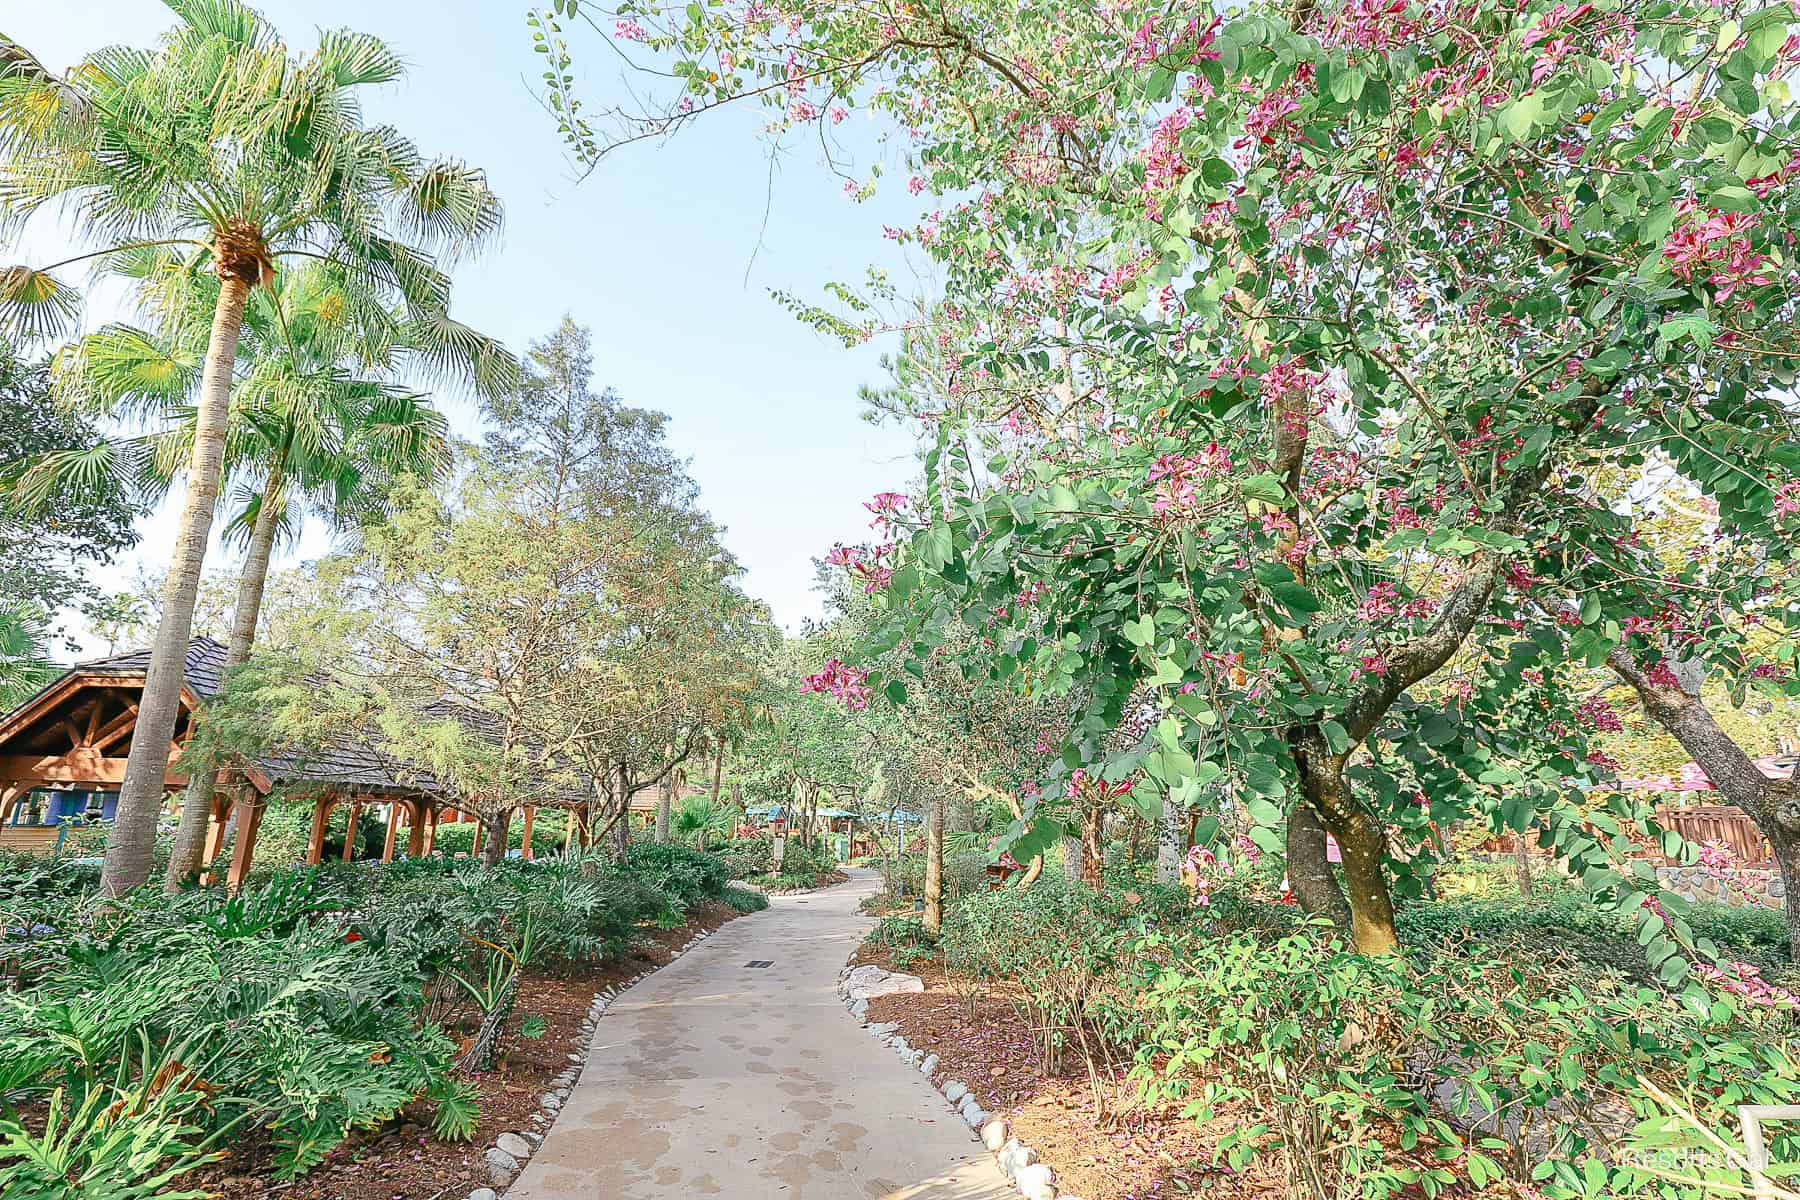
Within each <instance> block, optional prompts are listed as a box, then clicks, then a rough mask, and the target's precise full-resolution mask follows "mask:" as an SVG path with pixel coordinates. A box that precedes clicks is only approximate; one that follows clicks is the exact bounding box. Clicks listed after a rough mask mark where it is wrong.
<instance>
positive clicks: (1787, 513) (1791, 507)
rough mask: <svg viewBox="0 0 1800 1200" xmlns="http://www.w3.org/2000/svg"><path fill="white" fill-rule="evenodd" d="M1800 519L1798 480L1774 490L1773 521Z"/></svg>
mask: <svg viewBox="0 0 1800 1200" xmlns="http://www.w3.org/2000/svg"><path fill="white" fill-rule="evenodd" d="M1783 517H1800V479H1795V480H1790V481H1789V482H1787V483H1784V484H1782V485H1781V486H1780V487H1778V488H1776V489H1775V519H1776V520H1777V521H1779V520H1781V519H1782V518H1783Z"/></svg>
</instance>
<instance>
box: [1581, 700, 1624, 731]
mask: <svg viewBox="0 0 1800 1200" xmlns="http://www.w3.org/2000/svg"><path fill="white" fill-rule="evenodd" d="M1575 715H1576V716H1577V717H1579V718H1580V719H1581V723H1582V724H1584V725H1586V726H1587V727H1588V728H1589V729H1592V730H1594V731H1596V732H1598V733H1618V732H1620V731H1622V730H1623V729H1624V728H1625V722H1623V721H1621V720H1620V719H1619V714H1618V711H1617V710H1616V709H1614V708H1613V706H1612V705H1611V704H1609V703H1608V702H1607V700H1606V697H1604V696H1589V697H1588V698H1587V699H1586V700H1583V701H1582V702H1581V703H1580V704H1578V705H1576V706H1575Z"/></svg>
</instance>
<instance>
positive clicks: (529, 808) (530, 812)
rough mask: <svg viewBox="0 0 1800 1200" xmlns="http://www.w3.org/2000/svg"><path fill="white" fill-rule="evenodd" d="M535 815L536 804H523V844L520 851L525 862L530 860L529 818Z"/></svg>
mask: <svg viewBox="0 0 1800 1200" xmlns="http://www.w3.org/2000/svg"><path fill="white" fill-rule="evenodd" d="M535 816H537V805H535V804H527V805H526V806H525V834H524V838H525V844H524V850H523V851H522V856H523V857H524V858H525V860H526V861H527V862H529V861H530V860H531V819H532V818H533V817H535Z"/></svg>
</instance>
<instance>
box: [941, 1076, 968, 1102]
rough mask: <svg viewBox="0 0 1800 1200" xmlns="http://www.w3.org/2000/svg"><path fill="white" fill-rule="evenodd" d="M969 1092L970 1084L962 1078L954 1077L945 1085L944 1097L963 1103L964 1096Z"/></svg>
mask: <svg viewBox="0 0 1800 1200" xmlns="http://www.w3.org/2000/svg"><path fill="white" fill-rule="evenodd" d="M968 1094H969V1088H968V1085H966V1084H965V1083H963V1082H962V1080H960V1079H952V1080H951V1081H950V1082H949V1083H946V1084H945V1085H944V1099H946V1100H948V1101H949V1102H950V1103H952V1104H961V1103H962V1098H963V1097H964V1096H966V1095H968Z"/></svg>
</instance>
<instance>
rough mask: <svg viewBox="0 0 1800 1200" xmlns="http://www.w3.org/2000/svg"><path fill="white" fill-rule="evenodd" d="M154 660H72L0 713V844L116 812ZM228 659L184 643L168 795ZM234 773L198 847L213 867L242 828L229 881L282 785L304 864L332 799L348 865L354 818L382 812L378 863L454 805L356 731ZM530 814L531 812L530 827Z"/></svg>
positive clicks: (430, 834) (411, 843)
mask: <svg viewBox="0 0 1800 1200" xmlns="http://www.w3.org/2000/svg"><path fill="white" fill-rule="evenodd" d="M149 661H150V652H149V650H147V649H145V650H135V651H132V652H129V653H126V654H118V655H112V656H109V657H106V658H98V659H93V660H91V661H88V662H82V663H77V664H76V665H75V666H73V667H71V668H69V670H68V671H66V672H64V674H63V675H62V676H60V677H59V678H57V679H56V680H55V681H53V682H52V683H50V684H49V685H47V686H46V687H44V688H43V689H41V690H40V691H39V692H38V693H37V694H36V695H34V696H32V697H31V698H30V699H28V700H27V701H25V703H23V704H22V705H20V706H19V707H18V708H16V709H14V710H13V711H12V712H10V713H6V714H5V715H3V716H0V848H11V849H20V850H35V851H42V850H45V849H48V848H50V847H52V846H53V845H55V844H58V843H59V841H60V838H61V836H62V833H63V832H64V828H63V827H64V826H66V824H67V822H69V821H71V820H72V819H76V818H80V817H83V816H86V817H90V818H91V817H99V818H102V819H110V818H111V817H112V815H113V812H114V810H115V808H116V806H117V802H118V792H119V786H120V784H121V783H122V782H123V781H124V778H125V763H126V760H127V758H128V756H129V755H130V753H131V739H132V736H133V733H134V731H135V727H136V720H137V710H138V701H139V697H140V696H141V695H142V693H143V688H144V677H145V673H146V670H147V668H148V666H149ZM224 662H225V647H224V646H223V645H222V644H220V643H219V642H217V641H215V640H213V639H212V638H207V637H201V638H196V639H195V640H194V641H193V642H192V643H191V644H190V645H189V647H188V653H187V658H186V661H185V663H184V668H185V674H184V679H183V686H182V692H181V713H180V716H179V718H178V719H177V721H176V726H175V737H174V740H173V743H172V744H171V746H170V756H169V767H168V774H167V776H166V778H165V780H164V785H165V787H166V788H168V789H169V790H170V791H171V792H173V791H178V790H180V789H184V788H185V787H186V786H187V782H188V778H187V775H186V773H185V772H183V771H182V769H181V756H182V751H183V749H184V748H185V746H186V744H187V740H188V736H189V733H190V730H191V726H192V720H193V715H194V713H195V711H196V710H197V709H198V708H199V706H200V705H201V704H203V703H204V702H205V701H206V700H208V699H210V698H212V697H214V696H216V695H218V693H219V689H220V683H221V678H222V676H223V673H224ZM234 775H235V776H236V778H237V780H238V784H237V787H236V789H235V794H228V793H225V792H220V793H219V794H217V795H215V796H214V798H213V811H212V820H211V822H210V825H209V828H208V830H207V837H206V852H205V861H206V862H208V863H213V862H214V860H215V859H216V858H217V856H218V854H219V851H220V850H221V848H222V847H223V846H224V843H225V838H226V834H227V829H228V826H229V824H230V823H231V822H233V821H235V822H236V826H237V831H238V833H237V839H236V842H235V843H234V845H233V850H232V859H231V864H230V868H229V870H228V872H227V876H226V878H227V882H228V883H229V885H230V886H231V887H233V888H235V887H237V886H238V885H239V884H240V883H241V882H242V881H243V879H244V878H245V877H246V876H247V875H248V873H249V870H250V865H251V863H252V862H253V861H254V858H255V853H256V835H257V829H258V827H259V826H260V824H261V822H262V815H263V811H264V809H265V808H266V807H267V803H268V799H269V796H270V794H271V793H273V792H274V791H275V790H276V789H277V788H282V789H284V790H290V791H291V790H302V791H307V792H311V793H312V794H313V814H312V829H311V836H310V839H309V842H308V849H307V861H308V862H310V863H317V862H318V861H319V860H320V859H321V858H322V857H323V853H324V845H325V836H326V828H327V822H328V821H329V819H330V816H331V813H332V811H333V809H335V808H336V807H338V806H339V805H347V806H348V810H349V819H348V822H347V823H346V830H345V839H344V852H343V853H344V858H345V860H346V861H348V860H349V859H350V858H352V857H353V856H354V853H355V847H356V839H355V837H354V835H353V831H354V830H355V827H356V820H357V817H358V816H359V815H361V813H362V812H363V811H364V810H365V809H366V808H369V807H372V806H382V807H384V808H385V810H386V817H387V837H386V841H385V845H384V848H383V852H382V860H383V861H384V862H385V861H389V860H391V859H392V858H393V857H394V855H395V853H396V849H397V845H398V844H399V831H400V829H401V827H402V826H404V827H405V829H406V831H407V832H406V840H405V843H404V845H405V851H406V853H407V854H408V855H409V856H417V855H421V854H429V853H431V851H432V848H433V843H434V841H435V838H436V831H437V824H438V820H439V818H440V816H441V814H442V813H443V812H444V811H446V810H448V809H452V808H453V807H454V805H455V802H456V798H455V797H454V796H451V795H448V794H446V792H445V789H443V788H441V787H439V786H438V785H437V783H436V781H435V780H434V779H433V778H432V777H431V776H430V774H429V772H424V771H420V770H417V769H402V764H399V763H397V762H395V761H394V760H392V759H391V758H390V757H388V756H387V755H385V754H383V753H382V752H381V751H380V750H379V749H377V748H376V746H375V745H374V744H373V739H370V738H366V737H358V736H356V733H355V731H348V732H346V734H345V735H344V736H342V737H341V738H339V739H337V740H335V741H334V742H333V743H332V744H330V745H328V746H326V747H325V748H324V749H322V750H319V751H315V752H312V753H309V754H307V755H305V756H304V757H299V756H291V757H290V756H284V755H280V754H275V755H269V756H265V757H262V758H259V759H258V760H257V761H256V762H255V763H253V764H251V765H250V766H248V767H245V768H242V769H240V770H237V771H235V772H234ZM531 815H532V814H531V810H530V809H527V810H526V814H525V820H526V827H527V829H529V828H530V823H531Z"/></svg>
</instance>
